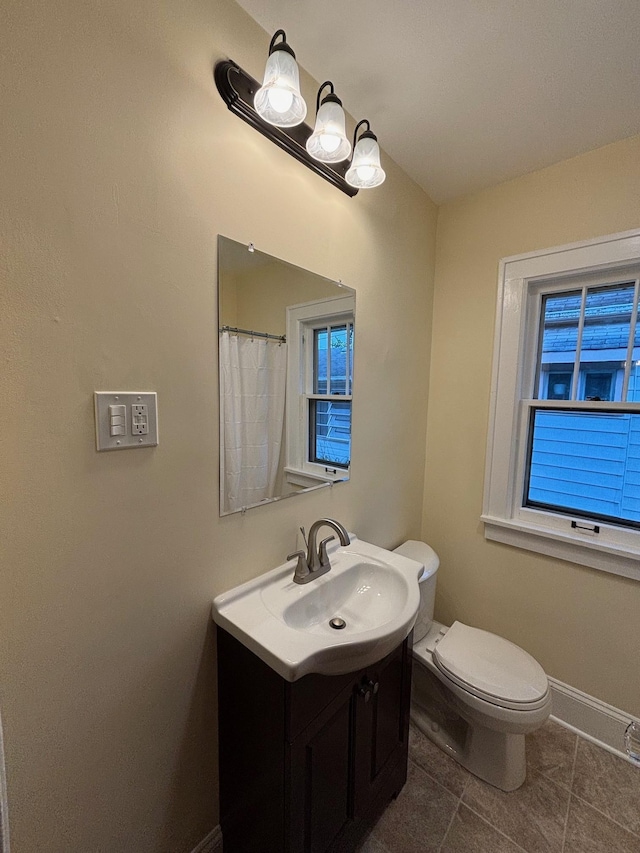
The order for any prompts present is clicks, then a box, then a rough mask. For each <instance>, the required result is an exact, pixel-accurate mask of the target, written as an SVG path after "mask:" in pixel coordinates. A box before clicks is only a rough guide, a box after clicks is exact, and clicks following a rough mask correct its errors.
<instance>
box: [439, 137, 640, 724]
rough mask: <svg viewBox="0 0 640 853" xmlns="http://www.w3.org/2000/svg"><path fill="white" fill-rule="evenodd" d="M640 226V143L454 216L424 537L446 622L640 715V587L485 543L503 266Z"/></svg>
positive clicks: (447, 233)
mask: <svg viewBox="0 0 640 853" xmlns="http://www.w3.org/2000/svg"><path fill="white" fill-rule="evenodd" d="M639 225H640V137H635V138H633V139H629V140H626V141H624V142H620V143H617V144H615V145H610V146H608V147H606V148H602V149H599V150H597V151H593V152H591V153H589V154H586V155H584V156H581V157H577V158H575V159H573V160H569V161H566V162H564V163H560V164H558V165H556V166H553V167H551V168H548V169H545V170H543V171H540V172H536V173H534V174H531V175H527V176H525V177H523V178H520V179H518V180H514V181H510V182H508V183H505V184H502V185H500V186H497V187H494V188H492V189H489V190H486V191H484V192H480V193H477V194H474V195H472V196H469V197H466V198H463V199H461V200H459V201H456V202H452V203H450V204H446V205H444V206H442V207H441V208H440V210H439V215H438V232H437V258H436V292H435V301H434V319H433V324H434V332H433V348H432V360H431V388H430V394H429V416H428V428H427V462H426V476H425V507H424V520H423V535H424V537H425V538H426V539H427V540H428V541H430V542H431V543H432V544H433V546H434V547H435V548H436V550H437V551H438V552H439V554H440V557H441V569H440V572H439V574H438V600H437V615H438V616H439V618H440V619H441V620H442V621H445V622H446V623H447V624H450V622H451V621H452V620H454V619H460V620H462V621H465V622H468V623H469V624H473V625H477V626H478V627H481V628H485V629H488V630H490V631H495V632H496V633H498V634H502V635H503V636H505V637H508V638H509V639H511V640H513V641H514V642H516V643H518V644H519V645H521V646H523V647H524V648H525V649H527V650H528V651H529V652H531V653H532V654H533V655H534V656H535V657H537V658H538V659H539V660H540V662H541V663H542V664H543V666H544V667H545V669H546V670H547V672H548V673H549V674H550V675H552V676H555V677H556V678H559V679H560V680H562V681H565V682H568V683H569V684H571V685H573V686H574V687H577V688H579V689H581V690H584V691H586V692H587V693H590V694H592V695H594V696H597V697H598V698H600V699H602V700H604V701H606V702H610V703H611V704H613V705H615V706H617V707H619V708H621V709H623V710H626V711H627V712H629V713H632V714H640V680H639V679H638V677H637V672H638V649H640V619H639V618H638V614H639V613H640V584H638V583H637V582H634V581H631V580H626V579H623V578H619V577H616V576H614V575H609V574H605V573H604V572H598V571H596V570H592V569H587V568H582V567H580V566H577V565H573V564H569V563H563V562H559V561H557V560H554V559H551V558H549V557H543V556H538V555H536V554H533V553H531V552H528V551H522V550H519V549H515V548H511V547H509V546H506V545H500V544H498V543H495V542H488V541H485V539H484V537H483V528H482V524H481V522H480V512H481V508H482V489H483V480H484V460H485V448H486V437H487V420H488V412H489V391H490V382H491V361H492V350H493V329H494V318H495V310H496V290H497V280H498V261H499V260H500V258H502V257H505V256H508V255H514V254H519V253H523V252H529V251H532V250H535V249H542V248H545V247H550V246H556V245H561V244H564V243H569V242H573V241H577V240H585V239H589V238H593V237H597V236H600V235H604V234H610V233H614V232H618V231H624V230H628V229H631V228H637V227H638V226H639Z"/></svg>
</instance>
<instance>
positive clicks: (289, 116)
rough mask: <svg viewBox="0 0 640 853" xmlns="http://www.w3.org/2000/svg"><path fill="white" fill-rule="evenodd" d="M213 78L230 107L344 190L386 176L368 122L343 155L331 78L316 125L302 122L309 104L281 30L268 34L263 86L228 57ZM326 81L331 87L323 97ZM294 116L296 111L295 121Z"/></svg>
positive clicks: (342, 134) (337, 102) (341, 121)
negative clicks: (267, 55)
mask: <svg viewBox="0 0 640 853" xmlns="http://www.w3.org/2000/svg"><path fill="white" fill-rule="evenodd" d="M279 39H281V41H279ZM214 79H215V82H216V86H217V87H218V92H219V93H220V96H221V97H222V99H223V101H224V102H225V103H226V105H227V106H228V107H229V109H230V110H231V112H233V113H235V114H236V115H237V116H239V117H240V118H241V119H242V120H243V121H245V122H247V124H249V125H251V127H253V128H254V129H255V130H257V131H259V132H260V133H261V134H262V135H263V136H266V137H267V139H270V140H271V141H272V142H273V143H275V144H276V145H278V146H279V147H280V148H282V149H284V150H285V151H286V152H287V153H288V154H291V156H292V157H295V158H296V160H299V161H300V162H301V163H304V165H305V166H306V167H307V168H308V169H311V170H312V171H313V172H315V173H316V174H317V175H320V177H322V178H324V179H325V181H329V183H330V184H333V186H334V187H337V188H338V189H339V190H342V192H343V193H346V194H347V195H349V196H354V195H356V193H357V192H358V190H359V189H361V188H366V187H375V186H378V185H379V184H381V183H382V181H384V177H385V175H384V171H383V170H382V168H381V167H380V149H379V148H378V143H377V141H376V137H375V136H374V134H373V133H371V130H370V128H369V122H368V121H366V120H365V121H361V122H359V123H358V125H357V127H356V135H357V132H358V129H359V128H360V126H361V125H362V124H366V125H367V130H366V131H365V132H364V133H362V134H361V136H360V139H358V140H356V136H354V146H356V142H357V148H358V150H357V151H354V156H353V160H352V162H351V163H350V162H349V161H348V160H347V157H348V156H349V153H350V151H351V144H350V142H349V140H348V139H347V136H346V133H345V124H344V111H343V109H342V104H341V102H340V99H339V98H338V97H337V96H336V94H335V92H334V88H333V84H332V83H331V82H330V81H327V82H326V83H323V84H322V86H321V87H320V89H319V91H318V97H317V115H316V124H315V128H314V129H313V130H312V129H311V128H310V127H309V125H307V124H304V122H303V119H304V117H305V114H306V109H307V108H306V105H305V103H304V100H303V98H302V95H301V94H300V87H299V78H298V66H297V65H296V61H295V55H294V53H293V51H292V50H291V48H290V47H289V45H288V44H287V37H286V34H285V32H284V30H277V32H276V33H275V34H274V36H273V38H272V39H271V44H270V45H269V59H268V60H267V67H266V70H265V75H264V83H263V85H262V86H260V83H258V81H257V80H255V79H254V78H253V77H251V76H250V75H249V74H247V72H246V71H244V70H243V69H242V68H240V66H239V65H237V64H236V63H235V62H233V61H232V60H230V59H225V60H221V61H220V62H218V63H216V66H215V69H214ZM327 86H329V87H330V89H331V91H330V92H329V93H327V94H325V95H324V97H322V92H323V90H324V89H325V88H326V87H327ZM294 115H296V116H299V117H298V118H297V123H294V121H295V119H294ZM332 147H333V149H334V150H333V151H332V150H331V149H332ZM358 152H359V153H358ZM356 154H358V157H357V158H356ZM348 174H352V175H353V176H354V177H353V179H352V180H349V179H348V178H346V176H347V175H348Z"/></svg>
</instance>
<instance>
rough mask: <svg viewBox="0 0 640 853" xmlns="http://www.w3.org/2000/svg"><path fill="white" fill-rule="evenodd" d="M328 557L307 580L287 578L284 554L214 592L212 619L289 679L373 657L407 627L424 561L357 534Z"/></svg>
mask: <svg viewBox="0 0 640 853" xmlns="http://www.w3.org/2000/svg"><path fill="white" fill-rule="evenodd" d="M329 556H330V559H331V571H330V572H328V573H327V574H325V575H322V576H321V577H319V578H316V579H315V580H313V581H311V582H310V583H308V584H305V585H300V584H296V583H294V582H293V571H294V567H295V561H290V562H288V563H284V564H283V565H282V566H278V568H276V569H273V570H272V571H270V572H267V573H266V574H264V575H260V576H259V577H257V578H255V579H254V580H251V581H248V582H247V583H245V584H242V585H241V586H238V587H235V588H234V589H232V590H229V592H225V593H223V594H222V595H219V596H217V598H216V599H215V600H214V602H213V619H214V621H215V622H216V623H217V624H218V625H220V626H221V627H222V628H224V629H225V630H226V631H228V632H229V633H230V634H231V635H232V636H234V637H235V638H236V639H237V640H239V641H240V642H241V643H243V644H244V645H245V646H246V647H247V648H249V649H251V651H252V652H254V654H256V655H257V656H258V657H259V658H261V660H263V661H264V662H265V663H266V664H268V665H269V666H270V667H271V668H272V669H274V670H275V671H276V672H278V673H279V674H280V675H281V676H282V677H283V678H285V679H286V680H287V681H297V680H298V679H299V678H302V677H303V676H304V675H307V674H308V673H311V672H315V673H320V674H322V675H341V674H343V673H347V672H353V671H355V670H357V669H361V668H362V667H365V666H369V665H370V664H372V663H375V662H376V661H378V660H380V659H381V658H383V657H384V656H385V655H386V654H388V653H389V652H390V651H392V650H393V649H394V648H395V647H396V646H397V645H398V644H399V643H401V642H402V641H403V640H404V638H405V637H406V636H407V635H408V633H409V631H410V630H411V628H412V627H413V623H414V622H415V619H416V615H417V612H418V604H419V601H420V594H419V591H418V577H419V575H420V572H421V571H422V565H421V564H420V563H417V562H416V561H414V560H410V559H409V558H407V557H403V556H401V555H400V554H395V553H393V552H391V551H386V550H385V549H384V548H379V547H378V546H376V545H371V544H370V543H368V542H363V541H362V540H360V539H356V538H354V539H353V540H352V542H351V544H350V545H348V546H346V547H340V546H339V545H337V544H334V545H333V547H331V546H330V547H329ZM331 620H338V622H337V624H338V626H340V627H337V628H336V627H332V625H331V624H330V623H331Z"/></svg>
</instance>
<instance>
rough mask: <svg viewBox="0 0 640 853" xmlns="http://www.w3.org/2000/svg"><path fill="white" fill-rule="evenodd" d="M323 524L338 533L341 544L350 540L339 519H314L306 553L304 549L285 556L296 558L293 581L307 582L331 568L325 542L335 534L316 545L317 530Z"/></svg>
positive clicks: (345, 543)
mask: <svg viewBox="0 0 640 853" xmlns="http://www.w3.org/2000/svg"><path fill="white" fill-rule="evenodd" d="M325 526H326V527H331V528H332V529H333V530H335V532H336V533H337V534H338V538H339V539H340V544H341V545H343V546H345V545H348V544H349V543H350V541H351V540H350V539H349V534H348V533H347V530H346V528H345V527H344V526H343V525H342V524H340V522H339V521H334V519H333V518H319V519H318V521H314V522H313V524H312V525H311V529H310V530H309V538H308V540H307V553H306V554H305V553H304V551H296V552H295V553H293V554H289V556H288V557H287V560H293V558H294V557H297V558H298V562H297V564H296V570H295V572H294V573H293V581H294V583H309V581H312V580H314V579H315V578H319V577H320V576H321V575H325V574H326V573H327V572H328V571H329V569H330V568H331V561H330V560H329V555H328V554H327V543H328V542H331V540H332V539H335V536H327V538H326V539H323V540H322V541H321V542H320V545H319V546H317V547H316V537H317V535H318V530H320V528H321V527H325ZM303 534H304V530H303Z"/></svg>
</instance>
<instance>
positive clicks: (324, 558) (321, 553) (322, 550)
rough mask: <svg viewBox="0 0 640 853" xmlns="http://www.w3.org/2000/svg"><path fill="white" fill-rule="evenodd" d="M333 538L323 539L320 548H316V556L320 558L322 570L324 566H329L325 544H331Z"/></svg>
mask: <svg viewBox="0 0 640 853" xmlns="http://www.w3.org/2000/svg"><path fill="white" fill-rule="evenodd" d="M335 538H336V537H335V536H327V538H326V539H323V540H322V542H321V543H320V547H319V548H318V555H319V557H320V567H321V568H324V566H328V565H329V555H328V554H327V542H331V540H332V539H335Z"/></svg>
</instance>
